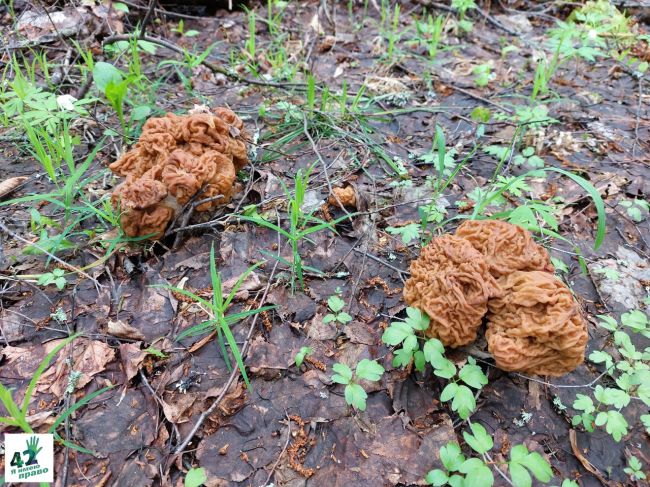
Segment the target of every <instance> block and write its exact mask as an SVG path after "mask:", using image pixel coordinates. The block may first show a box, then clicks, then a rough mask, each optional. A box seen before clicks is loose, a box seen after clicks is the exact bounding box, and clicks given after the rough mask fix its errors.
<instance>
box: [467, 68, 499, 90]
mask: <svg viewBox="0 0 650 487" xmlns="http://www.w3.org/2000/svg"><path fill="white" fill-rule="evenodd" d="M472 73H473V74H474V83H476V86H478V87H480V88H483V87H485V86H487V85H488V83H489V82H490V80H491V79H492V78H494V75H493V74H492V66H491V65H490V64H488V63H484V64H479V65H478V66H476V67H474V69H472Z"/></svg>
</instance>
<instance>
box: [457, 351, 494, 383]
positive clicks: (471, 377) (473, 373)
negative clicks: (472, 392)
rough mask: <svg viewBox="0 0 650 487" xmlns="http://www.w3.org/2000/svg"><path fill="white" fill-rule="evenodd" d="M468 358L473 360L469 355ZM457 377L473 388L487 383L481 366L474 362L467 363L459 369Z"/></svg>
mask: <svg viewBox="0 0 650 487" xmlns="http://www.w3.org/2000/svg"><path fill="white" fill-rule="evenodd" d="M470 360H472V361H473V360H474V359H473V358H472V357H470ZM458 377H460V380H462V381H463V382H464V383H465V384H467V385H468V386H471V387H473V388H474V389H481V388H482V387H483V386H484V385H485V384H487V383H488V378H487V377H486V375H485V374H484V373H483V371H482V370H481V368H480V367H479V366H478V365H476V364H475V363H474V364H472V363H467V364H465V365H464V366H463V368H462V369H460V372H459V373H458Z"/></svg>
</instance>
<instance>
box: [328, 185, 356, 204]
mask: <svg viewBox="0 0 650 487" xmlns="http://www.w3.org/2000/svg"><path fill="white" fill-rule="evenodd" d="M337 200H338V201H337ZM327 202H328V203H329V204H330V205H332V206H340V205H343V206H345V207H348V208H356V207H357V195H356V193H355V192H354V188H353V187H352V186H351V185H350V186H346V187H344V188H332V194H331V195H330V196H329V198H327ZM339 202H340V205H339Z"/></svg>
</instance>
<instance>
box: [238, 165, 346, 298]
mask: <svg viewBox="0 0 650 487" xmlns="http://www.w3.org/2000/svg"><path fill="white" fill-rule="evenodd" d="M313 168H314V166H311V167H310V168H309V169H307V171H303V170H302V169H299V170H298V172H297V173H296V176H295V178H294V191H293V193H292V192H291V191H289V189H288V188H287V187H286V186H285V185H284V183H282V187H283V189H284V192H285V194H286V197H287V200H288V204H287V207H288V208H287V210H288V213H289V229H288V230H285V229H284V228H282V227H281V226H279V225H276V224H275V223H271V222H269V221H267V220H265V219H264V218H263V217H262V216H260V215H257V214H252V215H238V218H239V219H240V220H244V221H249V222H252V223H255V224H256V225H259V226H262V227H266V228H269V229H271V230H274V231H276V232H278V233H279V234H280V235H282V236H283V237H285V238H286V239H287V241H288V242H289V244H290V246H291V255H292V260H291V261H288V260H287V259H285V258H284V257H281V256H280V255H279V254H278V255H274V254H270V253H268V252H264V251H262V253H264V255H267V256H269V257H271V258H274V259H277V260H278V261H280V262H282V263H283V264H285V265H286V266H287V267H288V268H289V269H291V291H292V292H295V289H296V283H297V284H298V286H299V287H300V289H303V288H304V285H305V281H304V271H305V270H308V271H310V272H314V273H316V274H321V272H320V271H319V270H318V269H315V268H313V267H310V266H305V265H304V264H303V261H302V257H301V255H300V244H301V242H302V241H303V240H307V241H311V240H310V239H309V235H311V234H312V233H315V232H318V231H321V230H325V229H327V230H331V231H332V232H334V233H336V229H335V227H334V225H336V224H337V223H339V222H341V221H343V220H345V219H347V218H349V215H344V216H342V217H340V218H337V219H335V220H333V221H331V222H326V221H324V220H321V219H320V218H317V217H315V216H313V214H312V213H311V212H310V213H305V212H304V211H303V209H302V208H303V204H304V202H305V193H306V191H307V187H308V185H309V176H310V175H311V172H312V170H313ZM311 223H314V225H311V226H309V225H310V224H311ZM278 250H279V249H278Z"/></svg>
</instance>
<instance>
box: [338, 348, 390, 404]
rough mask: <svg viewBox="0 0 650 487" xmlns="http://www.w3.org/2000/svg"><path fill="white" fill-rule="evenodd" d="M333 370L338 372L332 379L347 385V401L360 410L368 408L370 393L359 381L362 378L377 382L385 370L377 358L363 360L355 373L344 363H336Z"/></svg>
mask: <svg viewBox="0 0 650 487" xmlns="http://www.w3.org/2000/svg"><path fill="white" fill-rule="evenodd" d="M332 370H334V372H336V373H335V374H333V375H332V381H333V382H336V383H337V384H343V385H345V402H347V403H348V404H349V405H350V406H353V407H355V408H357V409H358V410H359V411H365V410H366V399H367V398H368V394H367V393H366V391H365V390H364V389H363V387H362V386H361V385H360V384H359V383H358V382H359V381H360V380H368V381H371V382H377V381H378V380H379V379H381V376H382V375H383V374H384V371H385V370H384V367H382V366H381V364H379V363H377V361H376V360H368V359H363V360H361V361H360V362H359V363H358V364H357V367H356V369H355V371H354V373H353V372H352V369H350V367H348V366H347V365H345V364H342V363H336V364H334V365H333V366H332Z"/></svg>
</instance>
